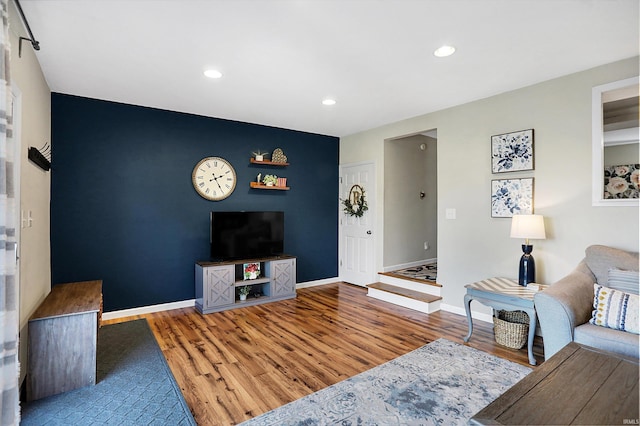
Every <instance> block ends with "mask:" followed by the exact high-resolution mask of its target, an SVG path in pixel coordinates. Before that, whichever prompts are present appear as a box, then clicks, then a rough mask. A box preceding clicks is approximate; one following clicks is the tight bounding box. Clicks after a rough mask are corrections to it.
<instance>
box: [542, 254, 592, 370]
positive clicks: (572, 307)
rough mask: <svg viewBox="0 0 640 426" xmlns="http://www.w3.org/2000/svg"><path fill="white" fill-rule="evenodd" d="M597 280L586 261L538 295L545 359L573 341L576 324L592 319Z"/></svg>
mask: <svg viewBox="0 0 640 426" xmlns="http://www.w3.org/2000/svg"><path fill="white" fill-rule="evenodd" d="M594 282H595V276H594V275H593V274H592V273H591V271H590V270H589V268H588V267H587V266H586V264H585V263H584V261H583V262H580V264H579V265H578V267H577V268H576V269H575V270H573V271H572V272H571V273H570V274H569V275H567V276H566V277H564V278H562V279H561V280H559V281H557V282H555V283H554V284H552V285H550V286H549V287H547V288H546V289H545V290H543V291H541V292H539V293H537V294H536V295H535V297H534V304H535V307H536V313H537V315H538V321H539V322H540V329H541V330H542V339H543V341H544V357H545V359H549V358H550V357H551V356H552V355H553V354H555V353H556V352H558V351H559V350H560V349H562V348H563V347H564V346H565V345H567V344H568V343H569V342H572V341H573V330H574V329H575V327H577V326H578V325H580V324H584V323H586V322H587V321H589V319H590V318H591V312H592V309H593V308H592V306H593V283H594Z"/></svg>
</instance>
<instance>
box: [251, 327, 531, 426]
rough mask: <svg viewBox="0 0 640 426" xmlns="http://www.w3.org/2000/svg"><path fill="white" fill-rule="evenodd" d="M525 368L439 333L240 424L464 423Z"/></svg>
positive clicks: (514, 380)
mask: <svg viewBox="0 0 640 426" xmlns="http://www.w3.org/2000/svg"><path fill="white" fill-rule="evenodd" d="M529 372H531V368H529V367H525V366H522V365H520V364H516V363H513V362H510V361H506V360H503V359H501V358H498V357H495V356H493V355H489V354H487V353H485V352H481V351H479V350H476V349H473V348H471V347H468V346H463V345H460V344H457V343H453V342H451V341H449V340H445V339H438V340H436V341H435V342H433V343H430V344H428V345H425V346H423V347H421V348H419V349H416V350H415V351H413V352H410V353H408V354H406V355H403V356H401V357H399V358H396V359H394V360H392V361H389V362H387V363H385V364H382V365H380V366H378V367H375V368H372V369H371V370H368V371H365V372H364V373H361V374H358V375H357V376H354V377H351V378H349V379H347V380H344V381H342V382H340V383H336V384H335V385H333V386H329V387H328V388H325V389H323V390H321V391H318V392H316V393H313V394H311V395H308V396H306V397H304V398H301V399H299V400H297V401H294V402H292V403H290V404H287V405H284V406H282V407H280V408H277V409H275V410H273V411H269V412H268V413H265V414H263V415H261V416H259V417H256V418H254V419H251V420H248V421H246V422H244V423H242V425H243V426H267V425H278V426H281V425H300V426H302V425H305V426H311V425H335V424H339V425H381V426H382V425H384V426H389V425H440V426H442V425H447V426H448V425H466V424H467V422H468V421H469V419H470V418H471V417H473V415H474V414H476V413H477V412H478V411H480V410H481V409H482V408H484V407H485V406H486V405H488V404H489V403H491V402H492V401H493V400H494V399H496V398H497V397H499V396H500V395H502V394H503V393H504V392H505V391H506V390H507V389H509V388H510V387H511V386H513V385H514V384H515V383H516V382H518V381H519V380H520V379H522V378H523V377H525V376H526V375H527V374H528V373H529Z"/></svg>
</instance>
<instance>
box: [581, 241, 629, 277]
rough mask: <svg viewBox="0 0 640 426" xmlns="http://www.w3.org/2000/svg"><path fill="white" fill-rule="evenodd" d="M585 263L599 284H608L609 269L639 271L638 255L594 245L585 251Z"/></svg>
mask: <svg viewBox="0 0 640 426" xmlns="http://www.w3.org/2000/svg"><path fill="white" fill-rule="evenodd" d="M585 254H586V257H585V262H586V263H587V266H588V267H589V269H591V272H593V275H595V276H596V282H597V283H598V284H603V285H606V284H607V280H608V279H609V269H610V268H618V269H623V270H625V271H637V270H638V260H639V259H638V253H633V252H628V251H624V250H620V249H617V248H613V247H607V246H601V245H592V246H589V247H587V249H586V250H585Z"/></svg>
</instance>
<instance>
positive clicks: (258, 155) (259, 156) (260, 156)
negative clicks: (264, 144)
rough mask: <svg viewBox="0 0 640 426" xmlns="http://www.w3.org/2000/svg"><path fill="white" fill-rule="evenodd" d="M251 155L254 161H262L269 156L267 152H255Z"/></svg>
mask: <svg viewBox="0 0 640 426" xmlns="http://www.w3.org/2000/svg"><path fill="white" fill-rule="evenodd" d="M252 154H253V157H254V158H255V160H256V161H264V158H265V157H266V156H267V155H269V153H268V152H262V151H259V150H258V151H257V152H252Z"/></svg>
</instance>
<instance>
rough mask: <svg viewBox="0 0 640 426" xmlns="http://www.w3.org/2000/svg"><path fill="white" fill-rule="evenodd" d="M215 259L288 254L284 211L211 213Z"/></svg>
mask: <svg viewBox="0 0 640 426" xmlns="http://www.w3.org/2000/svg"><path fill="white" fill-rule="evenodd" d="M210 235H211V238H210V241H211V258H212V259H213V260H235V259H250V258H256V257H267V256H278V255H281V254H283V252H284V212H264V211H263V212H247V211H236V212H211V222H210Z"/></svg>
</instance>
